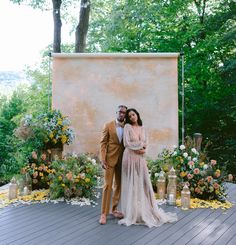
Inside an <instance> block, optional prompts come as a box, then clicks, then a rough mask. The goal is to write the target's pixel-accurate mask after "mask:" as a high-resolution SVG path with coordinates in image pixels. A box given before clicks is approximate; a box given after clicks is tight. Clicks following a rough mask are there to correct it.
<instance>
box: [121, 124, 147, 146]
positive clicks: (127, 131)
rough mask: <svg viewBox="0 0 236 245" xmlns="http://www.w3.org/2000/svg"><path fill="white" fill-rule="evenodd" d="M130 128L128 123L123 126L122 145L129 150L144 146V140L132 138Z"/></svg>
mask: <svg viewBox="0 0 236 245" xmlns="http://www.w3.org/2000/svg"><path fill="white" fill-rule="evenodd" d="M132 133H133V132H132V128H131V126H130V125H129V124H126V125H125V127H124V146H125V147H126V148H128V149H130V150H140V149H142V148H143V146H144V141H143V140H142V139H141V140H136V141H134V140H132V137H131V136H132Z"/></svg>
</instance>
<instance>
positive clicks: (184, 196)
mask: <svg viewBox="0 0 236 245" xmlns="http://www.w3.org/2000/svg"><path fill="white" fill-rule="evenodd" d="M181 208H182V209H183V210H188V209H189V208H190V190H189V188H188V186H187V185H186V184H185V185H184V188H183V190H182V191H181Z"/></svg>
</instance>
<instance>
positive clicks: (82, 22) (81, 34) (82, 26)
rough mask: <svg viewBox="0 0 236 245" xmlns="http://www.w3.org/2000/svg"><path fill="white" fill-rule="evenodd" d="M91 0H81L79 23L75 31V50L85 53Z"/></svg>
mask: <svg viewBox="0 0 236 245" xmlns="http://www.w3.org/2000/svg"><path fill="white" fill-rule="evenodd" d="M89 13H90V0H81V3H80V16H79V24H78V25H77V27H76V32H75V52H76V53H83V52H84V50H85V47H86V36H87V32H88V26H89Z"/></svg>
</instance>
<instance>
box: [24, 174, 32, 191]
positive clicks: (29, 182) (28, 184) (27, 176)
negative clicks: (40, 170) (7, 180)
mask: <svg viewBox="0 0 236 245" xmlns="http://www.w3.org/2000/svg"><path fill="white" fill-rule="evenodd" d="M25 187H27V193H28V194H26V195H30V194H31V192H32V178H31V177H30V174H29V173H26V174H25V184H24V188H25ZM24 192H25V191H24Z"/></svg>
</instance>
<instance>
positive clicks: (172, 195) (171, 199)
mask: <svg viewBox="0 0 236 245" xmlns="http://www.w3.org/2000/svg"><path fill="white" fill-rule="evenodd" d="M169 201H170V203H173V202H174V194H170V195H169Z"/></svg>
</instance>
